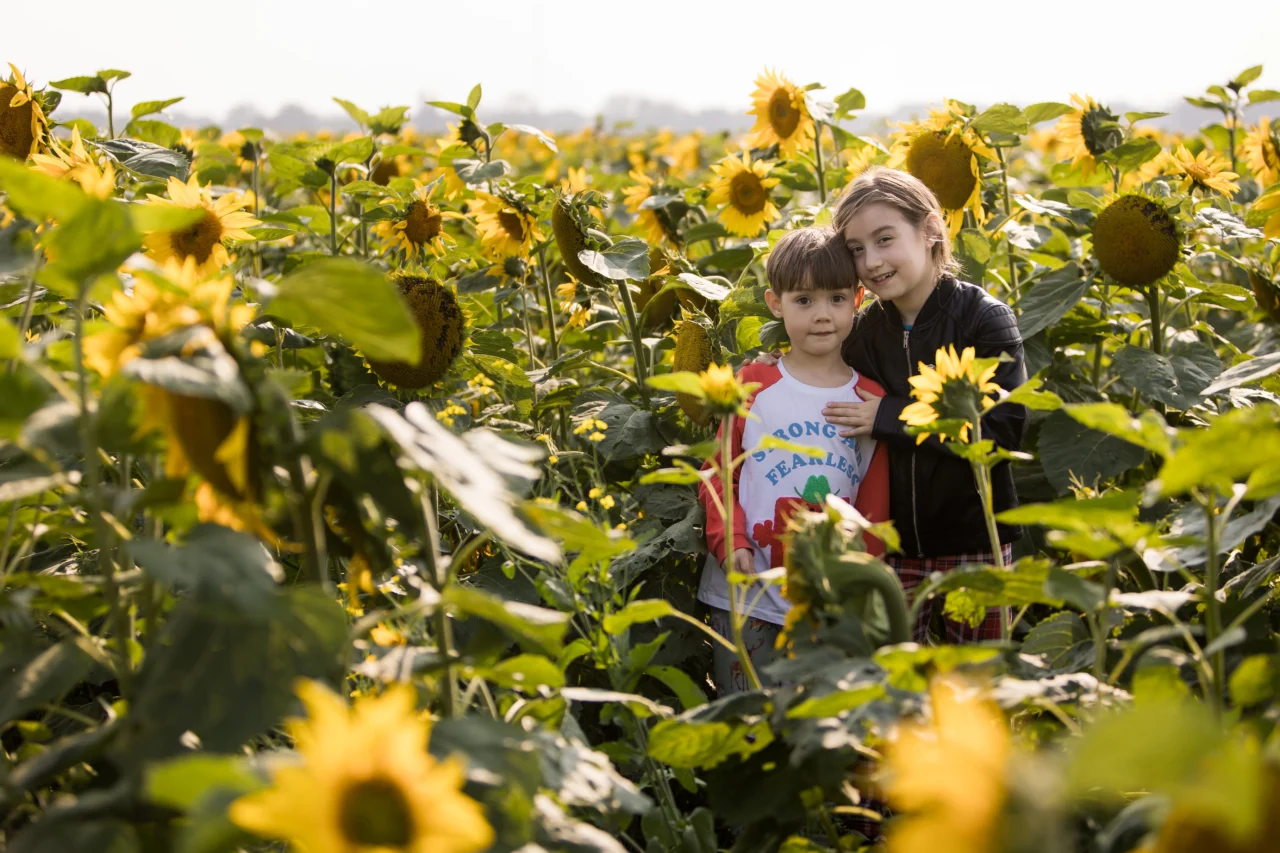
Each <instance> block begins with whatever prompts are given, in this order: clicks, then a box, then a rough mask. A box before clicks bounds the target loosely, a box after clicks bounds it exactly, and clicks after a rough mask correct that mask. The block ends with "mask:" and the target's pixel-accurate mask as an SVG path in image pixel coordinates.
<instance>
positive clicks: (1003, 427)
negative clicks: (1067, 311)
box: [871, 302, 1028, 456]
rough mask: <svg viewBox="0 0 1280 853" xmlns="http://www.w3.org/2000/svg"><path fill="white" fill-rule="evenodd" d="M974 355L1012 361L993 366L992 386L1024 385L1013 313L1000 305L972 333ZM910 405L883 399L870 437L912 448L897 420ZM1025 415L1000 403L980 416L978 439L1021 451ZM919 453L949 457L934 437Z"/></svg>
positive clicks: (1024, 372) (1019, 338) (904, 400)
mask: <svg viewBox="0 0 1280 853" xmlns="http://www.w3.org/2000/svg"><path fill="white" fill-rule="evenodd" d="M973 346H974V352H975V355H977V357H978V358H998V357H999V356H1000V354H1001V353H1008V354H1009V355H1010V356H1011V357H1012V358H1013V360H1012V361H1004V362H1000V363H999V364H998V365H996V375H995V382H996V384H997V385H999V386H1000V387H1001V388H1003V389H1004V390H1005V391H1012V390H1013V389H1015V388H1017V387H1018V386H1019V385H1021V384H1022V383H1024V382H1026V381H1027V366H1026V362H1025V360H1024V358H1023V353H1022V335H1021V334H1020V333H1019V332H1018V320H1017V317H1015V316H1014V313H1013V309H1012V308H1010V307H1009V306H1008V305H1005V304H1004V303H1003V302H999V303H996V304H994V305H991V306H989V307H988V308H987V309H986V311H985V312H984V313H983V315H982V316H981V317H980V318H979V319H978V324H977V327H976V328H975V330H974V344H973ZM910 403H911V398H910V397H885V398H884V399H882V400H881V401H880V407H879V408H878V409H877V410H876V422H875V425H874V426H873V427H872V430H871V435H872V437H873V438H875V439H876V440H877V441H887V442H891V443H898V444H909V445H911V446H913V447H915V446H917V445H916V436H914V435H910V434H908V433H907V430H906V426H907V425H906V424H905V423H903V422H902V420H901V418H900V416H901V415H902V410H903V409H905V408H906V407H907V406H908V405H910ZM1027 420H1028V413H1027V407H1026V406H1020V405H1017V404H1014V403H1004V404H1002V405H999V406H996V407H995V408H993V409H992V410H991V411H989V412H987V413H986V414H985V415H983V416H982V437H983V438H989V439H991V440H992V441H994V442H995V443H996V445H997V446H998V447H1003V448H1005V449H1006V450H1021V449H1022V441H1023V439H1024V438H1025V437H1026V434H1027ZM918 447H919V449H920V450H926V451H930V452H933V453H940V454H944V455H946V456H951V455H953V454H952V453H951V449H950V448H948V447H947V446H946V444H945V443H943V442H942V441H941V440H940V439H939V438H938V437H937V436H936V435H930V436H929V437H928V438H927V439H925V440H924V442H923V443H921V444H920V445H918Z"/></svg>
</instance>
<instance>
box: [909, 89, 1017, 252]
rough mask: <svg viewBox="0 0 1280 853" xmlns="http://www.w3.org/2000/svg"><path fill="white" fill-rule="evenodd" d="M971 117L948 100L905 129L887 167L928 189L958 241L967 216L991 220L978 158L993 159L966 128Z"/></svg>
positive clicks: (974, 133) (982, 220)
mask: <svg viewBox="0 0 1280 853" xmlns="http://www.w3.org/2000/svg"><path fill="white" fill-rule="evenodd" d="M967 118H968V116H967V115H966V113H965V112H964V108H963V107H962V106H961V105H960V104H959V103H958V102H956V101H947V102H946V105H945V106H944V107H943V108H942V109H939V110H932V111H930V114H929V118H928V119H927V120H925V121H923V122H919V123H908V124H904V125H902V126H901V128H902V129H901V131H900V132H899V133H898V134H896V135H895V138H894V143H893V148H892V149H891V151H890V155H889V168H903V167H905V168H906V170H907V171H908V172H910V173H911V174H912V175H914V176H916V177H917V178H919V179H920V181H921V182H922V183H923V184H924V185H925V186H927V187H928V188H929V189H930V190H931V191H932V192H933V195H934V197H935V198H937V200H938V204H939V206H941V207H942V209H943V210H945V211H946V212H947V224H948V226H949V227H950V230H951V235H952V236H953V237H954V236H955V235H956V234H958V233H959V232H960V228H961V227H962V226H963V225H964V212H965V211H966V210H968V211H970V212H971V213H972V214H973V217H974V219H975V220H976V221H977V222H978V223H979V224H981V223H983V222H986V221H987V214H986V211H985V210H984V209H983V207H982V169H981V167H980V165H979V163H978V158H979V157H983V158H986V159H988V160H995V159H996V154H995V152H994V151H992V150H991V149H990V148H989V147H988V146H987V144H986V143H984V142H983V141H982V138H981V137H979V136H978V134H977V133H976V132H974V131H973V130H971V129H969V128H968V127H967V124H966V122H967Z"/></svg>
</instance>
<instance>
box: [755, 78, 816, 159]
mask: <svg viewBox="0 0 1280 853" xmlns="http://www.w3.org/2000/svg"><path fill="white" fill-rule="evenodd" d="M751 103H752V107H751V109H750V110H748V111H747V115H753V116H755V117H756V123H755V124H754V125H753V126H752V128H751V135H750V137H749V139H748V144H749V145H750V146H751V147H753V148H765V147H768V146H770V145H777V146H778V154H779V156H781V157H782V158H784V159H790V158H792V157H795V156H796V154H798V153H800V152H802V151H808V150H809V149H810V148H812V147H813V139H814V122H813V117H812V116H811V115H809V107H808V105H807V104H806V103H805V100H804V90H803V89H801V88H800V87H799V86H797V85H796V84H794V83H792V82H791V81H790V80H788V79H787V78H786V77H783V76H782V75H780V74H778V73H777V72H776V71H771V70H769V69H767V68H766V69H765V71H764V73H763V74H761V75H760V76H759V77H757V78H756V90H755V92H753V93H752V94H751Z"/></svg>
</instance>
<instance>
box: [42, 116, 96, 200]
mask: <svg viewBox="0 0 1280 853" xmlns="http://www.w3.org/2000/svg"><path fill="white" fill-rule="evenodd" d="M49 139H50V144H49V148H48V152H49V153H47V154H43V153H42V154H32V155H31V160H32V161H33V163H34V166H33V167H32V168H34V169H36V171H39V172H43V173H44V174H46V175H48V176H49V177H51V178H66V179H68V180H71V181H75V182H76V183H78V184H80V187H81V189H83V190H84V191H85V192H86V193H88V194H89V195H91V196H94V197H95V198H103V199H105V198H110V197H111V196H112V195H114V194H115V190H116V170H115V167H114V166H113V165H111V163H110V162H106V163H105V164H104V165H103V166H101V167H99V166H98V163H97V161H96V160H95V159H94V158H93V157H91V156H90V155H89V152H88V150H87V149H86V148H85V147H84V142H83V141H82V140H81V139H80V129H79V128H72V129H71V145H70V148H67V147H64V146H63V145H62V144H61V143H60V142H58V140H57V138H56V137H50V138H49Z"/></svg>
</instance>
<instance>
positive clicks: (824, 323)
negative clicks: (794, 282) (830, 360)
mask: <svg viewBox="0 0 1280 853" xmlns="http://www.w3.org/2000/svg"><path fill="white" fill-rule="evenodd" d="M853 295H854V288H853V287H845V288H841V289H840V290H814V289H812V288H807V289H804V290H793V291H791V292H790V293H782V294H779V293H774V292H773V290H772V289H769V290H766V291H765V293H764V301H765V303H766V304H767V305H768V306H769V310H770V311H772V312H773V316H775V317H777V318H778V319H780V320H782V324H783V326H785V327H786V329H787V337H789V338H790V339H791V347H792V349H793V350H797V351H799V352H802V353H804V354H805V355H808V356H812V357H814V358H822V357H825V356H829V355H831V354H832V353H833V352H834V353H836V354H837V355H839V353H840V347H841V345H843V344H844V339H845V338H847V337H849V331H850V330H851V329H853V315H854V303H853Z"/></svg>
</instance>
